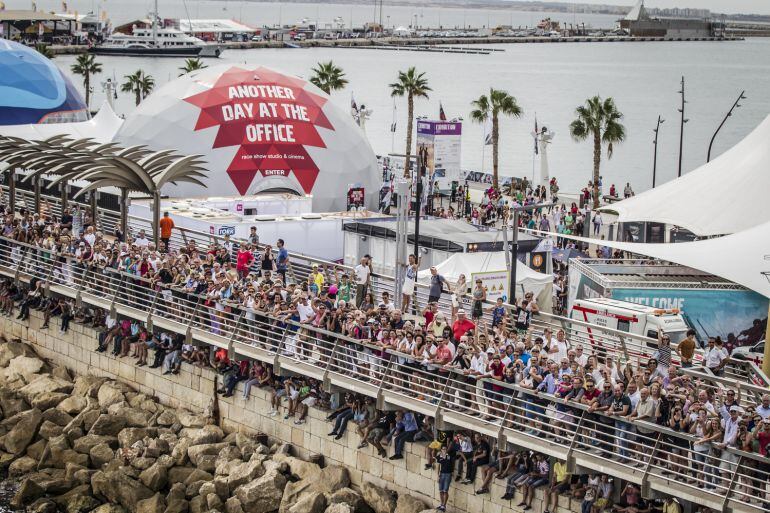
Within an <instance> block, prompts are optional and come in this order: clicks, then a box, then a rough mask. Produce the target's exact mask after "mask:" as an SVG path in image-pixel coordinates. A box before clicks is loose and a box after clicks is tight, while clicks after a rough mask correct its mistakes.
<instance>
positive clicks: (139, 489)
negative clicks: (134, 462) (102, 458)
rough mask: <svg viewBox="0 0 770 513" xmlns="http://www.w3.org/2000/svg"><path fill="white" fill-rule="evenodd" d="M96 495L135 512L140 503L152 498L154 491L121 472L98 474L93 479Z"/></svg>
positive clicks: (92, 484) (92, 485)
mask: <svg viewBox="0 0 770 513" xmlns="http://www.w3.org/2000/svg"><path fill="white" fill-rule="evenodd" d="M91 487H92V488H93V491H94V494H96V495H100V496H102V497H104V498H105V499H107V500H108V501H110V502H113V503H117V504H120V505H121V506H123V507H124V508H126V509H128V510H130V511H134V509H135V508H136V505H137V503H138V502H139V501H141V500H144V499H149V498H150V497H152V496H153V495H154V494H153V491H152V490H150V489H149V488H147V487H146V486H144V485H143V484H142V483H140V482H139V481H137V480H135V479H132V478H130V477H129V476H127V475H126V474H124V473H123V472H121V471H119V470H113V471H108V472H97V473H96V474H94V475H93V477H92V478H91Z"/></svg>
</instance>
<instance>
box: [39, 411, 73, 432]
mask: <svg viewBox="0 0 770 513" xmlns="http://www.w3.org/2000/svg"><path fill="white" fill-rule="evenodd" d="M43 420H47V421H49V422H53V423H54V424H56V425H57V426H61V427H66V426H67V425H68V424H69V423H70V422H72V415H69V414H67V413H64V412H63V411H61V410H57V409H56V408H48V409H47V410H45V411H43Z"/></svg>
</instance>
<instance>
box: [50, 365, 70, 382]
mask: <svg viewBox="0 0 770 513" xmlns="http://www.w3.org/2000/svg"><path fill="white" fill-rule="evenodd" d="M51 376H53V377H54V378H59V379H63V380H64V381H72V376H71V375H70V371H68V370H67V367H64V366H62V365H57V366H56V367H54V368H53V370H51Z"/></svg>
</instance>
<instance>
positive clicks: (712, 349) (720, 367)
mask: <svg viewBox="0 0 770 513" xmlns="http://www.w3.org/2000/svg"><path fill="white" fill-rule="evenodd" d="M729 358H730V355H728V354H727V350H726V349H725V348H724V347H723V346H722V340H721V339H719V340H715V339H714V338H713V337H709V344H708V348H707V349H706V354H705V355H704V357H703V363H704V365H705V366H706V367H708V368H709V370H711V372H713V373H714V375H715V376H721V375H722V373H723V372H724V366H725V364H727V360H728V359H729Z"/></svg>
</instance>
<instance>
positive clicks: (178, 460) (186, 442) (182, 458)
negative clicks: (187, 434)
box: [171, 438, 190, 466]
mask: <svg viewBox="0 0 770 513" xmlns="http://www.w3.org/2000/svg"><path fill="white" fill-rule="evenodd" d="M189 447H190V439H189V438H181V439H179V441H178V442H177V443H176V444H174V448H173V449H171V457H172V458H173V459H174V465H177V466H181V465H184V464H186V463H187V450H188V448H189Z"/></svg>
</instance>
